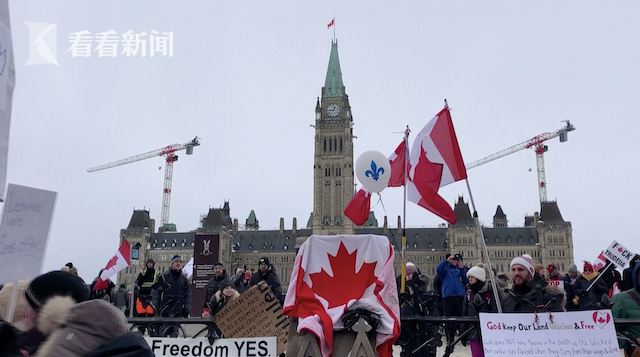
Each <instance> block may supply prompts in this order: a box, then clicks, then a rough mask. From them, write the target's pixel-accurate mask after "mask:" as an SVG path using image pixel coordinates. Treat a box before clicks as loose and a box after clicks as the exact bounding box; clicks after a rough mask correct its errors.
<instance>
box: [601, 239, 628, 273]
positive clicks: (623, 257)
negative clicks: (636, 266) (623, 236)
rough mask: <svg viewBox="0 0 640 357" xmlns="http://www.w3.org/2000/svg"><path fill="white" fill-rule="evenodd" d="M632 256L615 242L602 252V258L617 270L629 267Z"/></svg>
mask: <svg viewBox="0 0 640 357" xmlns="http://www.w3.org/2000/svg"><path fill="white" fill-rule="evenodd" d="M633 256H634V254H633V253H632V252H631V251H630V250H629V249H627V248H625V247H623V246H622V244H620V243H618V242H616V241H615V240H614V241H613V243H611V245H610V246H609V248H607V250H605V251H604V257H605V258H607V259H609V261H611V262H612V263H613V264H615V265H616V266H617V267H618V268H624V267H626V266H628V265H629V262H630V261H631V259H633Z"/></svg>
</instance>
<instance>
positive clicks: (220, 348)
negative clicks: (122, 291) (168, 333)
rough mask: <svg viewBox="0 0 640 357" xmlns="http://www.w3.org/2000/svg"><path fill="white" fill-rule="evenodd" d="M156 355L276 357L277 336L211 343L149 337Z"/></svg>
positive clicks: (223, 340) (198, 339) (200, 340)
mask: <svg viewBox="0 0 640 357" xmlns="http://www.w3.org/2000/svg"><path fill="white" fill-rule="evenodd" d="M144 339H145V341H147V343H148V344H149V347H151V351H153V354H154V356H155V357H164V356H171V357H174V356H195V357H200V356H202V357H276V356H277V354H276V338H275V337H260V338H219V339H216V340H215V341H213V344H209V339H207V338H167V337H147V336H145V338H144Z"/></svg>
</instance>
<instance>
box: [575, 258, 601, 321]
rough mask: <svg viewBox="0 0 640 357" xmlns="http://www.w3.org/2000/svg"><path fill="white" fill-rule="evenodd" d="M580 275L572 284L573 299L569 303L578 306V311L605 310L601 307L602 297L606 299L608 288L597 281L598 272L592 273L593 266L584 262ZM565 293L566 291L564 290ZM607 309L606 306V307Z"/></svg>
mask: <svg viewBox="0 0 640 357" xmlns="http://www.w3.org/2000/svg"><path fill="white" fill-rule="evenodd" d="M582 270H583V271H582V274H580V275H578V278H577V280H576V282H575V283H574V285H573V287H572V289H571V292H572V294H573V297H572V299H571V303H572V304H574V305H576V303H577V305H579V307H580V308H579V310H581V311H584V310H600V309H602V308H605V307H603V306H602V305H601V301H602V297H603V295H605V296H607V297H608V294H609V288H607V284H605V282H604V281H603V280H602V278H600V279H598V275H600V274H599V273H598V272H595V271H593V265H592V264H591V263H589V262H584V268H583V269H582ZM596 279H598V280H597V281H596V282H595V284H594V285H593V286H592V287H591V289H590V290H588V291H587V289H588V288H589V286H591V284H592V283H593V282H594V281H595V280H596ZM565 291H566V290H565ZM606 307H608V306H606Z"/></svg>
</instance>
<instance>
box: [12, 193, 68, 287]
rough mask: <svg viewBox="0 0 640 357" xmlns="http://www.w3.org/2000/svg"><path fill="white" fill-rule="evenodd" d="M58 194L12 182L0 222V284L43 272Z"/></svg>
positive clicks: (31, 276)
mask: <svg viewBox="0 0 640 357" xmlns="http://www.w3.org/2000/svg"><path fill="white" fill-rule="evenodd" d="M57 196H58V194H57V193H56V192H52V191H45V190H39V189H37V188H31V187H25V186H18V185H14V184H9V188H8V189H7V197H6V202H5V203H4V209H3V212H2V221H1V223H0V284H2V283H9V282H13V281H18V280H23V279H31V278H33V277H35V276H36V275H39V274H40V273H41V272H42V263H43V261H44V253H45V252H46V250H47V242H48V241H49V230H50V229H51V222H52V220H53V210H54V208H55V205H56V198H57Z"/></svg>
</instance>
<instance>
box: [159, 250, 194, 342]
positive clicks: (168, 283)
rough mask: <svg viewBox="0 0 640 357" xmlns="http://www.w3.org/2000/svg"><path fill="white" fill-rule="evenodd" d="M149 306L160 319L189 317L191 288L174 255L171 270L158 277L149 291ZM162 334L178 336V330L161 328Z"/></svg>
mask: <svg viewBox="0 0 640 357" xmlns="http://www.w3.org/2000/svg"><path fill="white" fill-rule="evenodd" d="M151 305H152V306H153V308H154V311H155V312H156V315H158V316H161V317H189V312H190V311H191V287H190V286H189V282H188V281H187V278H186V277H185V276H184V274H182V258H180V256H179V255H174V256H173V257H172V258H171V269H169V270H167V271H165V272H163V273H162V274H160V275H159V276H158V281H156V283H155V284H153V288H152V289H151ZM161 332H162V333H163V334H165V333H166V334H169V335H171V336H172V337H177V336H178V328H177V326H174V325H165V326H162V327H161Z"/></svg>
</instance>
